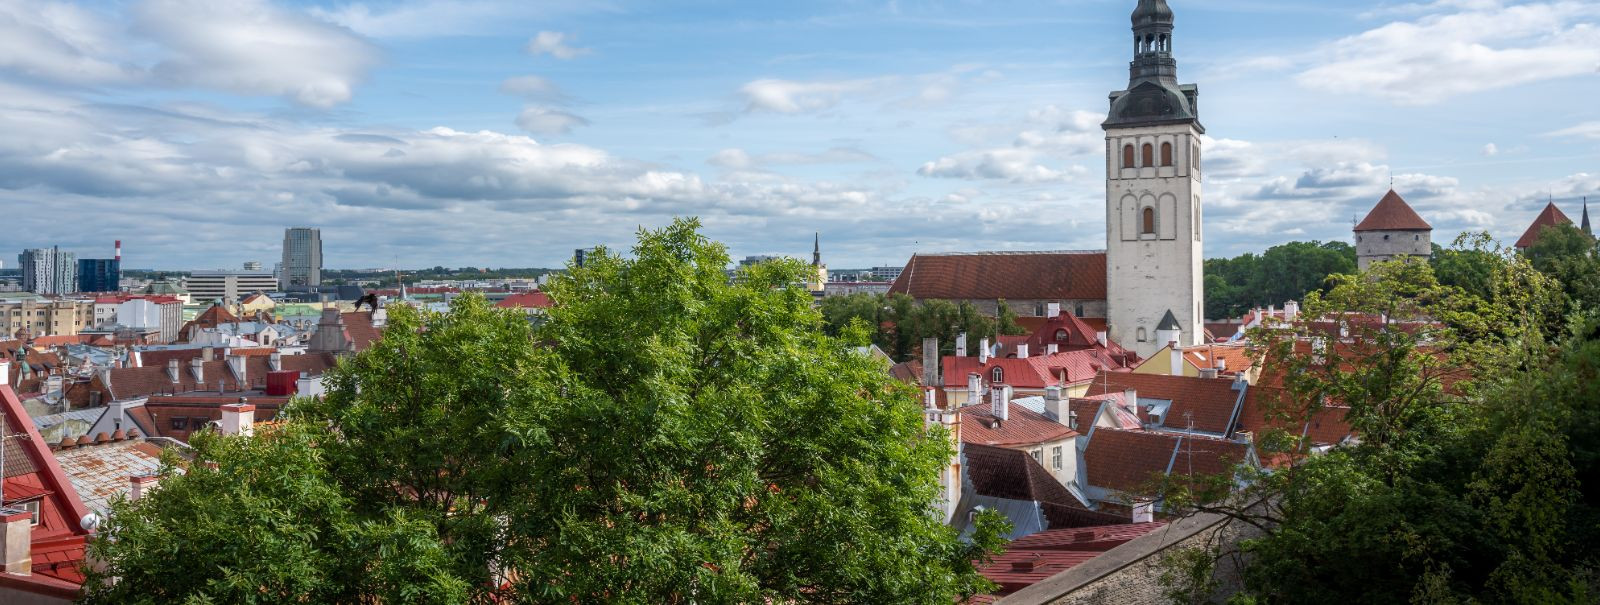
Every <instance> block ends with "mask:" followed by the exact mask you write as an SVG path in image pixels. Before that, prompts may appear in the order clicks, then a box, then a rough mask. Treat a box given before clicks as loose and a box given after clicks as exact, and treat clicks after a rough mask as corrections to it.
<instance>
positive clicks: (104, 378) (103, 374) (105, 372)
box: [99, 368, 111, 389]
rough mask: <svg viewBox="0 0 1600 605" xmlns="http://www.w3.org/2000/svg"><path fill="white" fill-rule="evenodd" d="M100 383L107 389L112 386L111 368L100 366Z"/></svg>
mask: <svg viewBox="0 0 1600 605" xmlns="http://www.w3.org/2000/svg"><path fill="white" fill-rule="evenodd" d="M99 373H100V384H102V385H105V387H106V388H107V389H109V388H111V368H100V372H99Z"/></svg>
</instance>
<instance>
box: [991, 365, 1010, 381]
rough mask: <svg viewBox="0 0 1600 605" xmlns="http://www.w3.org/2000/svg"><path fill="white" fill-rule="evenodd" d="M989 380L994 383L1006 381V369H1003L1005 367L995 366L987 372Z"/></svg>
mask: <svg viewBox="0 0 1600 605" xmlns="http://www.w3.org/2000/svg"><path fill="white" fill-rule="evenodd" d="M989 382H991V383H994V384H1005V383H1006V370H1005V368H995V369H994V370H992V371H990V372H989Z"/></svg>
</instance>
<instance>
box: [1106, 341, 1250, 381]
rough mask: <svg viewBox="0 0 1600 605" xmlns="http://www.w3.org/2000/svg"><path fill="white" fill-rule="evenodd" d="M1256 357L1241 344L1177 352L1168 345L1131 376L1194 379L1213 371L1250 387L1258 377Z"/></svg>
mask: <svg viewBox="0 0 1600 605" xmlns="http://www.w3.org/2000/svg"><path fill="white" fill-rule="evenodd" d="M1256 356H1257V354H1256V353H1253V352H1251V351H1250V349H1249V347H1248V346H1246V345H1244V344H1211V345H1199V346H1192V347H1182V346H1180V347H1179V348H1177V349H1174V348H1172V347H1171V346H1170V345H1169V346H1166V347H1162V348H1161V350H1160V351H1156V352H1155V354H1153V355H1151V356H1150V358H1149V359H1146V360H1145V361H1144V363H1142V364H1139V367H1136V368H1134V369H1133V373H1135V374H1151V375H1161V376H1189V377H1193V378H1198V377H1200V376H1202V372H1207V371H1210V370H1215V371H1216V374H1217V375H1218V376H1238V375H1239V374H1241V373H1243V374H1244V379H1245V381H1246V382H1249V383H1250V384H1252V385H1254V384H1255V383H1256V380H1257V379H1258V378H1260V376H1261V364H1259V363H1256Z"/></svg>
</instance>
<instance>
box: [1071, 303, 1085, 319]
mask: <svg viewBox="0 0 1600 605" xmlns="http://www.w3.org/2000/svg"><path fill="white" fill-rule="evenodd" d="M1074 311H1075V312H1074V313H1073V314H1072V316H1073V317H1083V305H1082V304H1079V305H1078V306H1077V307H1076V308H1075V309H1074Z"/></svg>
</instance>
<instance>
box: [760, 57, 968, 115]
mask: <svg viewBox="0 0 1600 605" xmlns="http://www.w3.org/2000/svg"><path fill="white" fill-rule="evenodd" d="M999 77H1000V76H999V74H998V73H996V72H993V71H989V70H982V69H979V68H977V67H975V66H970V65H957V66H954V67H952V68H950V69H949V70H947V71H943V72H936V73H928V74H918V75H891V76H877V77H870V78H850V79H842V80H811V81H799V80H785V79H778V78H765V79H760V80H754V81H751V82H749V83H747V84H745V85H744V86H742V87H740V88H739V96H740V97H742V98H743V99H744V101H745V106H744V111H745V112H746V113H756V112H769V113H780V114H790V115H795V114H807V113H817V112H821V111H826V110H829V109H833V108H835V107H837V106H839V105H841V104H842V103H844V102H846V101H848V100H876V101H880V102H883V103H885V104H886V106H887V107H888V108H890V109H893V110H905V109H913V108H922V107H928V106H936V105H940V104H944V103H946V102H948V101H950V100H951V99H953V98H955V97H957V96H959V95H960V94H961V93H962V92H963V91H964V90H966V89H967V88H968V87H970V86H971V85H973V84H979V83H986V82H992V81H994V80H996V79H998V78H999Z"/></svg>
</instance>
